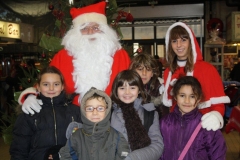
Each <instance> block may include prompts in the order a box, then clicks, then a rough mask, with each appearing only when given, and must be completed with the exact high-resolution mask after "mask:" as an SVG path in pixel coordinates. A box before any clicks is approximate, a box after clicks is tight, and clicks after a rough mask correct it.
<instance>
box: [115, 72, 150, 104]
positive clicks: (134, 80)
mask: <svg viewBox="0 0 240 160" xmlns="http://www.w3.org/2000/svg"><path fill="white" fill-rule="evenodd" d="M125 81H127V83H128V84H129V85H130V86H137V87H138V88H139V96H140V97H142V99H143V103H146V102H147V100H148V99H147V94H146V92H145V89H144V85H143V82H142V79H141V77H140V76H139V75H138V73H137V72H135V71H133V70H124V71H121V72H120V73H118V75H117V77H116V78H115V79H114V81H113V85H112V93H111V99H112V101H113V102H115V103H116V104H121V103H122V102H121V100H120V99H119V97H118V94H117V93H118V87H121V86H123V84H124V82H125Z"/></svg>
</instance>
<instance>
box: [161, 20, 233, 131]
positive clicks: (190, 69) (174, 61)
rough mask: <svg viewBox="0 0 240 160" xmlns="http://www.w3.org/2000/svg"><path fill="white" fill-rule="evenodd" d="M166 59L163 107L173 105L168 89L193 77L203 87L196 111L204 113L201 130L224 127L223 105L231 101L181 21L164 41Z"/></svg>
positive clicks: (169, 30) (171, 28)
mask: <svg viewBox="0 0 240 160" xmlns="http://www.w3.org/2000/svg"><path fill="white" fill-rule="evenodd" d="M165 43H166V59H167V61H168V63H169V67H168V68H167V69H166V70H165V71H164V87H161V89H160V92H161V93H162V92H163V91H164V92H163V104H164V105H165V106H169V107H171V106H175V105H174V104H175V103H176V102H174V99H173V98H172V96H171V90H172V87H173V85H174V83H175V82H176V80H177V79H179V78H180V77H181V76H186V75H187V76H193V77H195V78H197V79H198V81H199V82H200V84H201V86H202V90H203V93H204V99H202V101H201V102H200V104H199V106H198V108H199V111H200V112H201V113H202V114H204V116H203V117H202V127H203V128H206V129H207V130H217V129H219V128H222V127H223V115H224V111H225V106H224V103H229V102H230V99H229V98H228V97H227V96H226V95H225V93H224V89H223V84H222V80H221V78H220V76H219V74H218V72H217V70H216V68H215V67H214V66H213V65H211V64H210V63H208V62H205V61H203V58H202V53H201V50H200V47H199V45H198V42H197V40H196V37H195V35H194V33H193V32H192V30H191V29H190V28H189V27H188V26H187V25H186V24H185V23H182V22H176V23H174V24H173V25H171V26H170V27H169V29H168V30H167V33H166V38H165Z"/></svg>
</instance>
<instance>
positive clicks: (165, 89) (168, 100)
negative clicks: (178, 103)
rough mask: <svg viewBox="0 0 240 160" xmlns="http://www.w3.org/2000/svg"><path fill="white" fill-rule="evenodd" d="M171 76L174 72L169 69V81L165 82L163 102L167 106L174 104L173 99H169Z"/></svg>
mask: <svg viewBox="0 0 240 160" xmlns="http://www.w3.org/2000/svg"><path fill="white" fill-rule="evenodd" d="M171 77H172V72H171V71H169V73H168V78H167V81H166V84H165V88H164V92H163V104H164V105H165V106H167V107H171V106H172V100H171V99H168V94H167V91H168V87H169V83H170V79H171Z"/></svg>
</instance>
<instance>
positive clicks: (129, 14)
mask: <svg viewBox="0 0 240 160" xmlns="http://www.w3.org/2000/svg"><path fill="white" fill-rule="evenodd" d="M126 20H127V21H128V22H132V21H133V16H132V14H131V13H128V14H127V17H126Z"/></svg>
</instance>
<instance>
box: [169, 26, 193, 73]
mask: <svg viewBox="0 0 240 160" xmlns="http://www.w3.org/2000/svg"><path fill="white" fill-rule="evenodd" d="M178 38H186V39H188V40H189V47H188V51H187V52H188V57H187V63H186V65H185V67H184V70H185V72H187V71H189V72H190V71H192V70H193V67H194V64H193V53H192V44H191V40H190V37H189V34H188V32H187V31H186V29H185V28H183V27H182V26H176V27H173V28H172V30H171V31H170V35H169V41H168V53H167V55H168V63H169V68H170V70H171V72H172V73H173V72H174V71H175V70H176V69H177V67H178V64H177V55H176V53H175V52H174V51H173V48H172V45H171V42H172V40H176V39H178Z"/></svg>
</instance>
